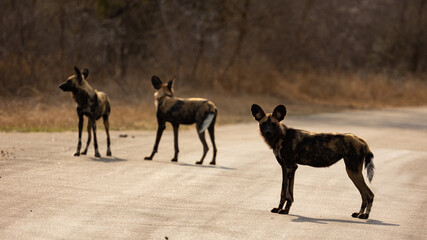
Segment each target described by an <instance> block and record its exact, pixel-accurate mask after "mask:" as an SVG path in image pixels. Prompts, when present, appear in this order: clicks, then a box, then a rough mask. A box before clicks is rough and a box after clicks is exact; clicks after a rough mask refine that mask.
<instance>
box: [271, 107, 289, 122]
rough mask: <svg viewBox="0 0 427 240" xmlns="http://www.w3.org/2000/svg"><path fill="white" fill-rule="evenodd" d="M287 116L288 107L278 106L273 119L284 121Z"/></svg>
mask: <svg viewBox="0 0 427 240" xmlns="http://www.w3.org/2000/svg"><path fill="white" fill-rule="evenodd" d="M285 116H286V107H285V106H283V105H279V106H277V107H276V108H275V109H274V111H273V117H275V118H276V119H277V120H279V122H280V121H282V120H283V119H284V118H285Z"/></svg>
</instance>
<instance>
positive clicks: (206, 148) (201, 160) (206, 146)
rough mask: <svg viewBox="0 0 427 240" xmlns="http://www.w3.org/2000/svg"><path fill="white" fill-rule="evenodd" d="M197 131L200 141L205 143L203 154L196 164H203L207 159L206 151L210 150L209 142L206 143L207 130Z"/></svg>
mask: <svg viewBox="0 0 427 240" xmlns="http://www.w3.org/2000/svg"><path fill="white" fill-rule="evenodd" d="M197 133H198V134H199V138H200V141H201V142H202V144H203V155H202V158H201V159H200V161H198V162H196V164H203V160H204V159H205V157H206V153H207V152H208V150H209V148H208V144H207V143H206V139H205V132H197Z"/></svg>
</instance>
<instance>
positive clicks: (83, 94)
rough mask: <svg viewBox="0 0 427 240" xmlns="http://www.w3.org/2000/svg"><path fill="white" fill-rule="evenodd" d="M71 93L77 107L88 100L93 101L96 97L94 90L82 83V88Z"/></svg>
mask: <svg viewBox="0 0 427 240" xmlns="http://www.w3.org/2000/svg"><path fill="white" fill-rule="evenodd" d="M72 93H73V98H74V100H76V103H77V105H79V106H82V105H85V104H87V102H88V101H89V100H92V101H93V100H94V99H95V97H96V92H95V90H93V88H92V87H91V86H90V85H89V84H88V83H87V82H83V84H82V86H81V87H80V88H78V89H76V90H74V91H73V92H72Z"/></svg>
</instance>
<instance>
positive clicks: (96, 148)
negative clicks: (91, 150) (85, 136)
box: [91, 118, 101, 157]
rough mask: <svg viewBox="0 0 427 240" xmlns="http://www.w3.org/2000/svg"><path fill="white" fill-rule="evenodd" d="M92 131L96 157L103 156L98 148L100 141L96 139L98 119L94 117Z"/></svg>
mask: <svg viewBox="0 0 427 240" xmlns="http://www.w3.org/2000/svg"><path fill="white" fill-rule="evenodd" d="M91 121H92V131H93V146H94V147H95V157H101V154H99V150H98V141H97V140H96V119H95V118H92V119H91Z"/></svg>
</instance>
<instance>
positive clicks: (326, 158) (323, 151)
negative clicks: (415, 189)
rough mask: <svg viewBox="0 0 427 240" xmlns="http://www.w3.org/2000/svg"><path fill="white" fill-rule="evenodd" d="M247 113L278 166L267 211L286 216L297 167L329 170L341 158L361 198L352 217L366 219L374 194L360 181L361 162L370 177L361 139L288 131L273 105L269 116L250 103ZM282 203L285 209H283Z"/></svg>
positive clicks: (369, 158)
mask: <svg viewBox="0 0 427 240" xmlns="http://www.w3.org/2000/svg"><path fill="white" fill-rule="evenodd" d="M251 111H252V115H253V116H254V117H255V119H256V120H257V121H258V122H259V129H260V133H261V135H262V137H263V138H264V140H265V142H266V143H267V145H268V146H269V147H270V148H272V149H273V153H274V155H275V156H276V159H277V161H278V162H279V164H280V166H281V167H282V191H281V196H280V203H279V206H278V207H277V208H273V209H272V210H271V212H274V213H280V214H288V213H289V209H290V207H291V205H292V202H293V201H294V196H293V189H294V177H295V171H296V169H297V167H298V166H297V164H301V165H308V166H312V167H329V166H331V165H332V164H334V163H336V162H337V161H339V160H340V159H342V158H344V162H345V166H346V170H347V174H348V176H349V177H350V179H351V180H352V181H353V183H354V185H356V188H357V189H358V190H359V192H360V195H361V196H362V207H361V208H360V211H359V212H355V213H353V214H352V216H353V217H355V218H362V219H367V218H368V217H369V213H370V212H371V207H372V203H373V201H374V194H373V193H372V191H371V190H370V189H369V187H368V186H367V185H366V183H365V181H364V179H363V175H362V168H363V163H364V164H365V168H366V169H367V175H368V179H369V182H371V180H372V178H373V176H374V163H373V161H372V158H373V157H374V155H373V154H372V152H371V150H370V149H369V146H368V144H367V143H366V142H365V140H363V139H362V138H360V137H358V136H355V135H353V134H337V133H312V132H308V131H304V130H299V129H293V128H288V127H287V126H286V125H285V124H283V123H281V122H280V121H282V120H283V119H284V118H285V116H286V107H285V106H283V105H279V106H277V107H276V108H275V109H274V111H273V113H269V114H265V113H264V111H263V110H262V108H261V107H260V106H258V105H256V104H254V105H252V108H251ZM285 202H286V206H285V209H283V205H284V204H285ZM365 210H366V211H365Z"/></svg>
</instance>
